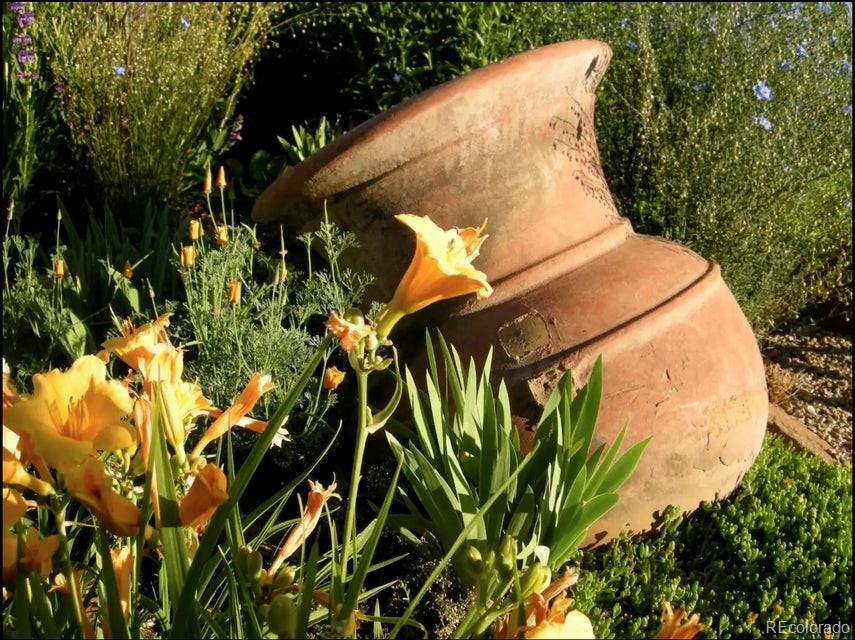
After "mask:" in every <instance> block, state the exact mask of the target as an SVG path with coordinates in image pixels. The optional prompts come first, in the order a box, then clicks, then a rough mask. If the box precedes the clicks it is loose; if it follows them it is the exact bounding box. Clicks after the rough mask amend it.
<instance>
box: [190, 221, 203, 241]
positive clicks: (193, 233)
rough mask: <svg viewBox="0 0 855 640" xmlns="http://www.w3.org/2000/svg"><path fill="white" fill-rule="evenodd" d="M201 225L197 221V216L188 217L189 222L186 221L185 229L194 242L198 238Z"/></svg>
mask: <svg viewBox="0 0 855 640" xmlns="http://www.w3.org/2000/svg"><path fill="white" fill-rule="evenodd" d="M201 226H202V225H201V224H200V223H199V220H198V218H190V222H189V223H187V231H188V233H189V235H190V239H191V240H193V241H194V242H195V241H196V240H198V239H199V228H200V227H201Z"/></svg>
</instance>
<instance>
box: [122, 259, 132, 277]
mask: <svg viewBox="0 0 855 640" xmlns="http://www.w3.org/2000/svg"><path fill="white" fill-rule="evenodd" d="M122 275H123V276H125V277H126V278H127V279H128V280H130V279H131V278H133V277H134V270H133V268H132V267H131V261H130V260H125V266H124V267H122Z"/></svg>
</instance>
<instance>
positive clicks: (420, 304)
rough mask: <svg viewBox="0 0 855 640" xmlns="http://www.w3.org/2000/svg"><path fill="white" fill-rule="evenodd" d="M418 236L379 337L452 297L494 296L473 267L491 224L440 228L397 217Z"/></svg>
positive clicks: (381, 322)
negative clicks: (411, 257)
mask: <svg viewBox="0 0 855 640" xmlns="http://www.w3.org/2000/svg"><path fill="white" fill-rule="evenodd" d="M395 219H397V220H398V221H399V222H401V223H403V224H405V225H407V226H408V227H409V228H410V229H412V230H413V231H414V232H415V234H416V251H415V253H414V254H413V260H412V262H410V266H409V267H408V268H407V271H406V273H405V274H404V277H403V278H401V282H400V283H398V288H397V289H396V290H395V295H394V296H392V300H391V301H390V302H389V303H388V304H387V305H386V306H385V307H384V308H383V310H382V311H381V312H380V315H379V316H378V317H377V335H378V337H379V338H381V339H383V338H385V337H386V336H388V335H389V333H390V332H391V330H392V327H394V326H395V324H396V323H397V322H398V321H399V320H400V319H401V318H402V317H404V316H405V315H407V314H410V313H415V312H416V311H418V310H419V309H423V308H424V307H426V306H428V305H430V304H433V303H434V302H439V301H440V300H447V299H449V298H456V297H457V296H463V295H466V294H468V293H475V294H477V296H478V299H479V300H480V299H482V298H486V297H488V296H489V295H490V294H492V293H493V288H492V287H491V286H490V284H489V283H488V282H487V276H486V275H485V274H484V273H482V272H481V271H478V270H477V269H475V267H473V266H472V264H471V263H472V260H474V259H475V258H476V257H477V256H478V252H479V250H480V248H481V244H482V243H483V242H484V240H486V239H487V236H485V235H482V233H483V231H484V227H485V226H486V224H487V221H486V220H485V221H484V224H482V225H481V226H480V227H479V228H477V229H475V228H473V227H467V228H466V229H457V228H454V229H450V230H448V231H446V230H444V229H442V228H440V227H438V226H437V225H436V224H435V223H434V222H433V221H432V220H431V219H430V218H429V217H428V216H414V215H410V214H401V215H397V216H395Z"/></svg>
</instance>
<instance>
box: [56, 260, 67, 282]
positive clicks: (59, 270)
mask: <svg viewBox="0 0 855 640" xmlns="http://www.w3.org/2000/svg"><path fill="white" fill-rule="evenodd" d="M53 272H54V273H55V274H56V279H57V280H62V279H63V277H65V262H64V261H63V259H62V258H57V259H56V262H54V263H53Z"/></svg>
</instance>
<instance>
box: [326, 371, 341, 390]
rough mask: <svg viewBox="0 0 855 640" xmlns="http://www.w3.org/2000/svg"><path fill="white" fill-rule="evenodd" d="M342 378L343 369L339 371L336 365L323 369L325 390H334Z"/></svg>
mask: <svg viewBox="0 0 855 640" xmlns="http://www.w3.org/2000/svg"><path fill="white" fill-rule="evenodd" d="M343 380H344V371H339V370H338V367H329V368H328V369H327V370H326V371H324V389H326V390H327V391H335V390H336V389H337V388H338V385H340V384H341V383H342V381H343Z"/></svg>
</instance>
